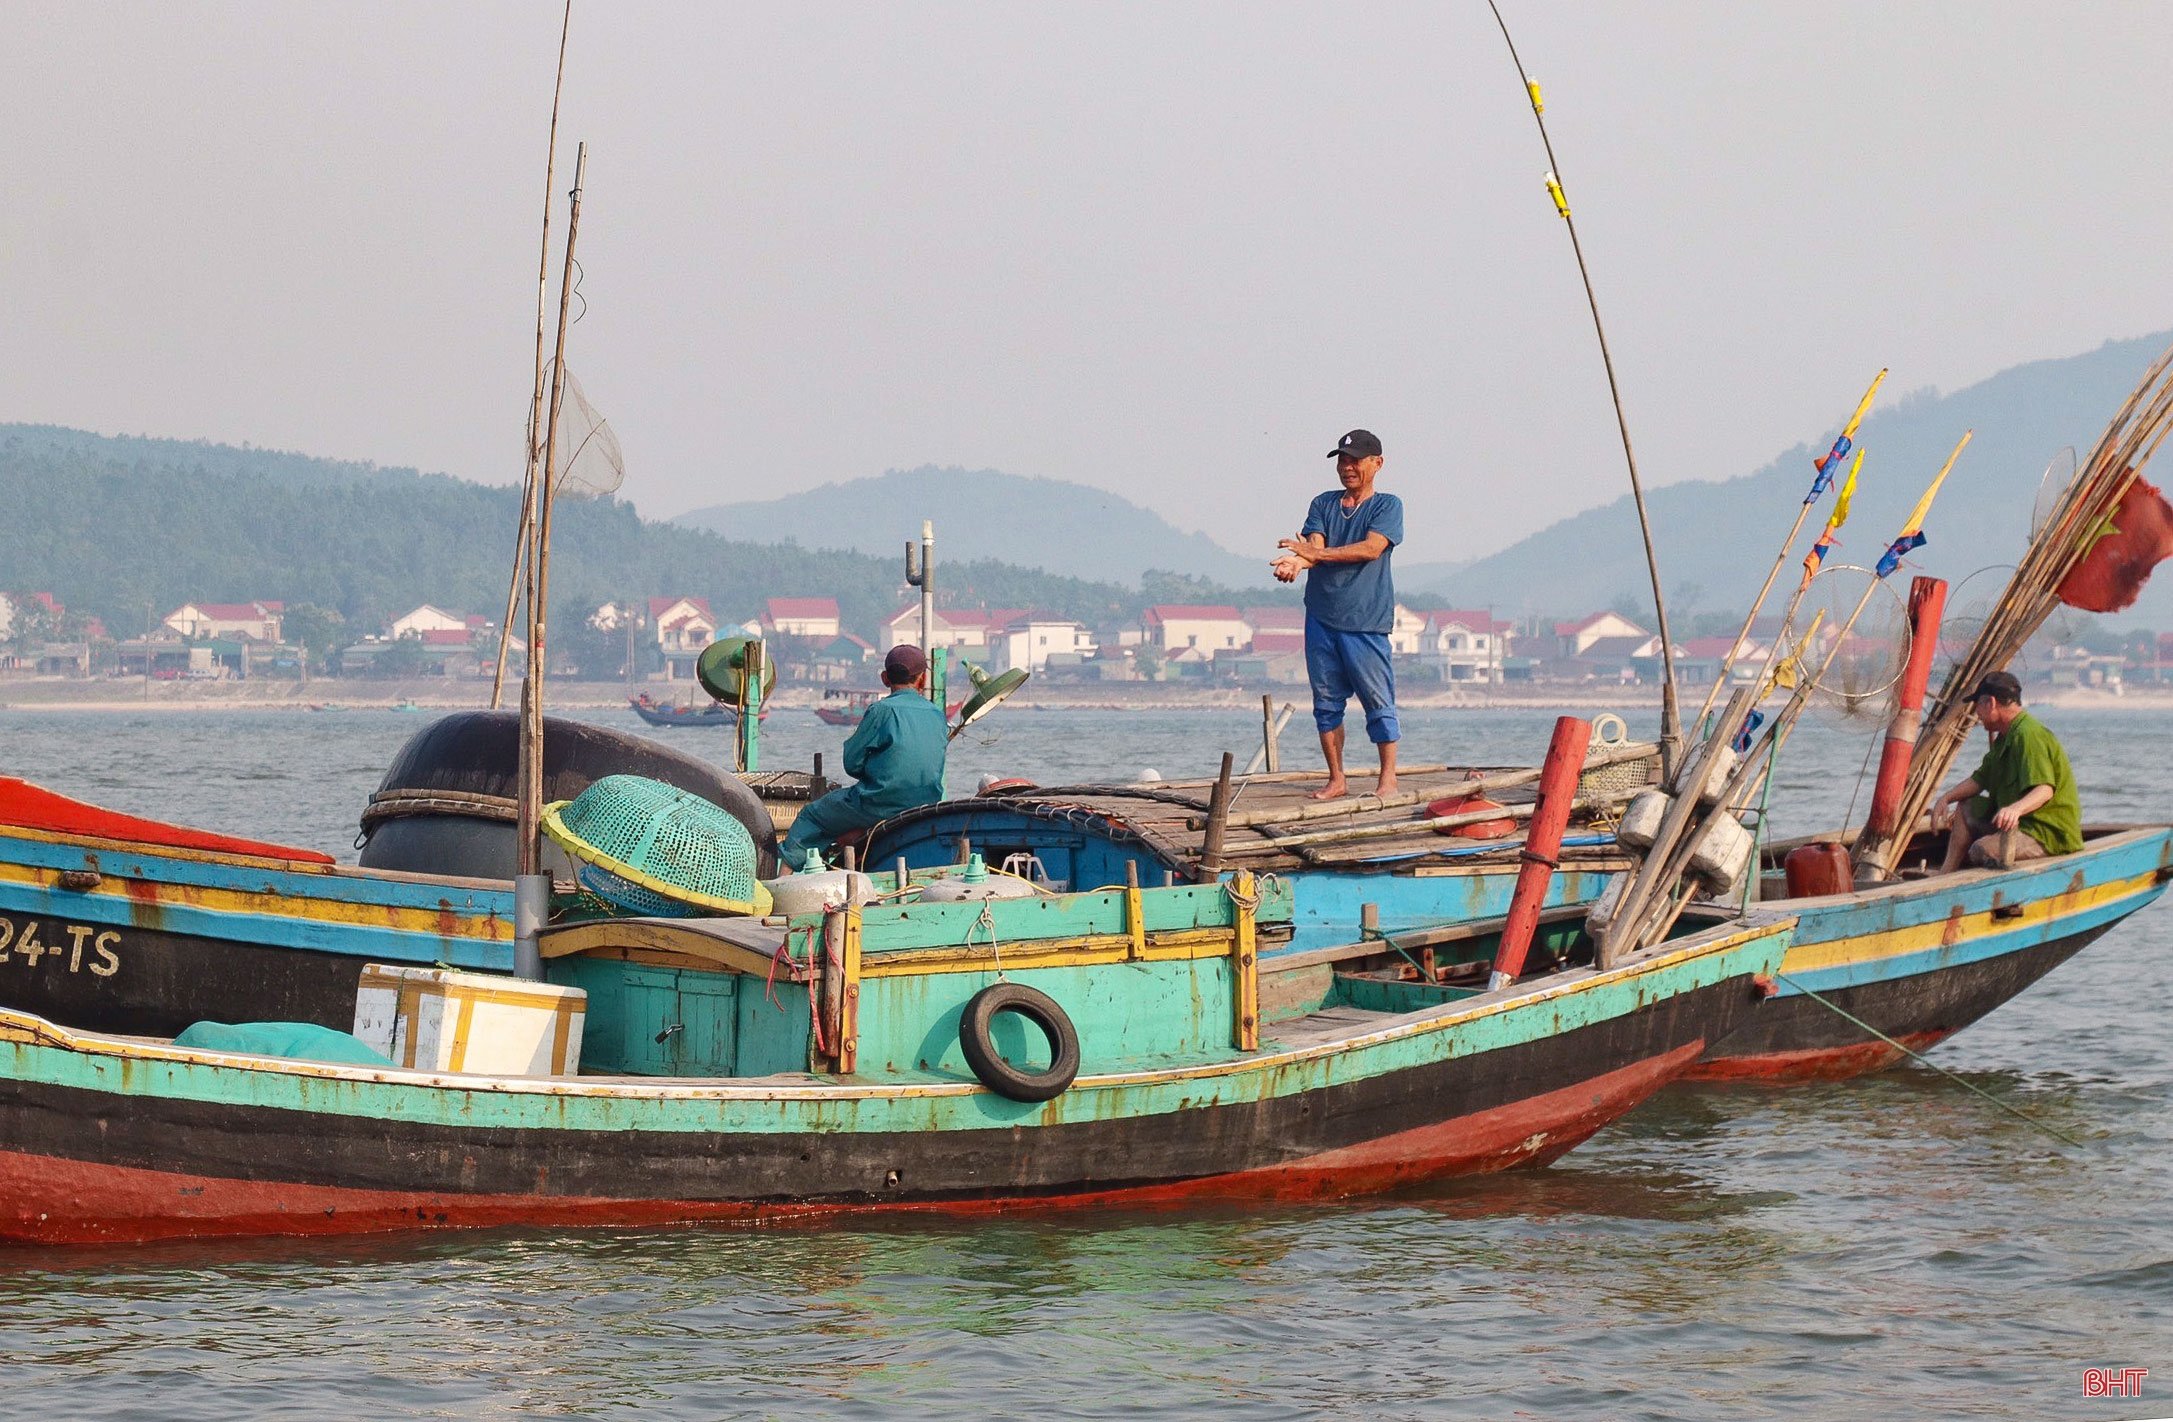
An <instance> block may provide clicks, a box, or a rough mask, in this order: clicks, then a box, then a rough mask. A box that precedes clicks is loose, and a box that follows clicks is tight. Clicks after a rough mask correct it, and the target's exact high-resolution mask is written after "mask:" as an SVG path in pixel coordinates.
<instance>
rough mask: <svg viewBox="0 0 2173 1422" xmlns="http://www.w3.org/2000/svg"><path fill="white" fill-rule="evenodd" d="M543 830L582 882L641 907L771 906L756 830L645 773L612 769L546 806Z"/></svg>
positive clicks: (624, 904)
mask: <svg viewBox="0 0 2173 1422" xmlns="http://www.w3.org/2000/svg"><path fill="white" fill-rule="evenodd" d="M543 832H544V833H545V834H547V835H549V836H550V837H551V840H552V842H553V843H555V844H557V845H558V846H559V848H561V849H563V850H565V851H566V853H567V854H568V855H570V856H571V857H572V858H573V860H574V863H575V866H576V869H577V872H578V873H579V875H580V880H581V886H582V887H583V888H585V889H587V890H588V891H589V892H590V893H593V894H596V895H597V896H599V897H601V898H604V899H608V900H609V901H610V902H612V903H613V904H616V905H617V906H618V907H620V908H623V909H627V910H629V911H631V912H633V913H641V914H654V915H658V916H662V917H672V918H685V917H690V916H694V915H700V914H763V913H768V912H769V909H770V895H769V891H768V890H767V889H765V888H763V887H762V885H761V883H760V882H759V881H758V880H757V879H756V878H755V870H756V858H755V842H754V836H753V835H751V834H749V833H748V832H747V827H746V826H745V825H743V824H741V823H740V822H739V821H738V820H736V819H734V818H733V817H732V816H731V815H730V814H729V813H728V812H726V811H725V810H723V809H720V808H719V807H717V806H716V805H713V804H711V803H710V802H709V801H707V800H704V799H703V798H702V797H701V796H699V795H694V794H690V793H688V792H687V791H685V790H681V789H679V788H678V787H677V786H675V785H666V784H665V783H664V782H662V781H661V780H650V779H648V778H646V777H644V776H639V775H607V776H605V777H604V778H603V779H601V780H599V781H597V782H596V783H595V784H593V785H591V786H589V787H588V789H586V790H583V791H582V792H581V793H580V794H579V795H576V796H575V797H574V798H573V799H571V800H560V801H556V802H554V803H553V804H551V805H549V806H547V807H546V808H545V809H544V812H543Z"/></svg>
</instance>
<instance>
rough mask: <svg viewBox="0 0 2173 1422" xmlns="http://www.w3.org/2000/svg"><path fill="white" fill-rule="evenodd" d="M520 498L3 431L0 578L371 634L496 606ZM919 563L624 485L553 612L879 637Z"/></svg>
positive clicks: (580, 547)
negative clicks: (671, 613) (791, 539)
mask: <svg viewBox="0 0 2173 1422" xmlns="http://www.w3.org/2000/svg"><path fill="white" fill-rule="evenodd" d="M518 505H519V497H518V491H517V490H515V489H511V488H503V487H492V486H487V485H481V484H472V483H468V482H465V481H462V480H459V479H454V478H451V477H448V476H446V475H440V474H421V473H418V472H416V471H414V470H410V469H385V468H378V467H376V466H372V465H366V464H352V463H341V462H338V461H332V460H323V459H315V458H310V457H308V456H304V455H299V454H289V453H282V452H278V451H271V450H257V449H246V448H236V447H233V446H227V445H213V444H200V443H187V442H183V441H175V440H153V439H141V438H131V437H119V438H114V437H106V436H98V435H90V434H85V433H82V432H79V431H74V430H62V429H55V428H50V427H40V426H5V427H0V588H5V589H20V590H32V589H35V590H39V591H50V592H52V593H54V594H55V595H56V596H57V597H58V598H59V599H60V600H61V601H62V602H64V603H65V604H67V606H68V608H69V610H70V612H72V613H89V614H95V615H97V616H98V617H100V618H102V619H103V620H104V622H105V624H106V626H107V627H108V629H110V630H111V631H112V632H113V633H114V634H116V635H119V636H130V635H134V634H135V633H137V632H138V631H140V630H141V629H142V628H143V627H144V626H145V625H146V619H147V617H148V618H150V619H156V618H158V617H163V616H164V615H165V614H166V613H167V612H169V611H171V610H172V609H173V608H175V607H177V606H179V605H181V604H182V603H184V602H190V601H195V602H243V601H248V600H251V599H279V600H282V601H284V602H287V603H289V604H290V605H291V604H309V605H312V606H315V607H320V608H327V609H331V610H334V611H336V612H338V613H339V614H340V616H341V618H342V619H344V622H345V624H346V626H347V627H348V628H349V629H352V630H353V631H355V632H361V631H369V630H374V629H376V628H379V627H382V626H383V625H384V624H385V623H386V622H387V621H388V620H390V619H391V618H393V617H396V616H399V615H400V614H401V613H404V612H406V611H408V610H409V609H410V608H413V607H414V606H415V605H417V604H418V603H424V602H427V603H432V604H434V605H436V606H438V607H441V608H445V609H447V610H449V611H459V612H473V613H482V614H483V615H485V616H487V617H490V618H491V619H492V620H494V621H495V620H496V619H497V618H498V616H499V615H500V614H501V613H502V612H503V610H504V606H505V593H506V580H507V577H508V575H509V573H510V570H511V559H512V552H513V539H514V530H515V526H516V518H517V515H518V511H519V509H518ZM912 531H914V530H906V532H912ZM904 537H905V535H904V533H901V534H900V536H899V540H898V541H899V546H900V548H901V549H902V548H903V546H904ZM902 572H903V567H902V561H901V559H899V558H897V557H888V558H883V557H874V556H870V555H864V554H855V553H840V552H830V551H817V550H811V549H805V548H801V547H798V546H797V545H794V544H790V543H787V544H759V543H749V542H741V541H735V540H730V539H726V538H724V537H722V536H720V535H718V534H715V533H711V532H707V531H704V530H699V529H692V528H685V527H680V526H676V525H671V524H663V523H653V522H649V521H647V520H644V519H642V518H641V517H640V516H639V515H638V514H636V513H635V511H634V509H633V507H632V506H631V505H628V504H625V503H621V502H618V501H616V500H601V501H579V502H571V501H569V502H566V503H562V504H561V505H560V506H559V510H558V513H557V515H556V518H555V525H554V532H553V547H552V557H551V579H552V607H553V615H554V617H555V618H557V619H565V618H567V617H568V616H569V615H571V614H573V613H575V612H576V611H577V610H580V609H586V608H593V607H595V606H598V605H600V604H602V603H604V602H609V601H619V600H624V599H627V598H637V597H648V596H655V595H663V594H674V595H677V594H686V595H693V596H702V597H707V598H708V599H709V601H710V606H711V607H712V608H713V609H714V610H715V611H716V613H717V615H718V616H719V617H720V618H722V619H726V620H737V619H740V618H745V617H750V616H753V615H755V614H757V613H759V612H760V611H761V609H762V605H763V602H764V601H765V600H766V599H768V598H771V597H789V596H799V597H809V596H824V595H828V596H833V597H835V598H837V600H838V603H839V608H840V611H841V613H842V614H843V617H844V621H845V625H846V627H847V628H848V629H849V630H851V631H855V632H858V633H859V634H860V635H862V636H865V637H874V636H876V635H878V634H879V631H880V623H881V621H882V620H883V619H884V618H885V617H887V616H889V615H890V614H891V613H892V612H893V611H895V610H896V609H897V608H898V607H899V606H901V605H902V604H903V603H904V602H905V601H906V600H907V594H906V590H905V588H904V586H903V577H902ZM937 586H938V590H939V593H938V596H939V601H940V602H942V603H944V604H952V603H956V604H959V605H962V606H976V605H987V606H990V607H1028V608H1039V609H1046V610H1048V611H1051V612H1057V613H1061V614H1063V615H1066V616H1069V617H1075V618H1078V619H1080V620H1081V621H1084V622H1087V623H1088V624H1090V625H1101V624H1106V623H1109V622H1112V621H1117V620H1121V619H1128V618H1132V617H1136V616H1137V615H1138V613H1139V612H1140V610H1141V609H1142V608H1143V607H1144V606H1145V605H1147V604H1148V603H1151V602H1159V601H1215V602H1228V601H1241V600H1242V601H1259V600H1261V598H1260V594H1259V593H1257V592H1251V593H1245V594H1240V593H1237V592H1234V591H1232V590H1230V589H1227V588H1222V587H1218V586H1216V585H1213V584H1211V583H1207V582H1204V581H1200V580H1196V579H1191V578H1186V577H1183V576H1181V575H1172V574H1149V575H1148V576H1147V578H1146V579H1145V580H1144V582H1143V584H1142V586H1141V587H1138V588H1124V587H1119V586H1116V585H1114V584H1110V583H1096V582H1089V581H1085V580H1083V579H1079V578H1068V577H1056V576H1052V575H1050V574H1047V573H1042V572H1038V571H1035V570H1032V569H1025V568H1018V567H1012V566H1008V565H1005V564H1001V563H992V562H975V563H958V564H952V565H945V564H941V563H939V564H938V568H937ZM915 596H917V594H916V595H915Z"/></svg>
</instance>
